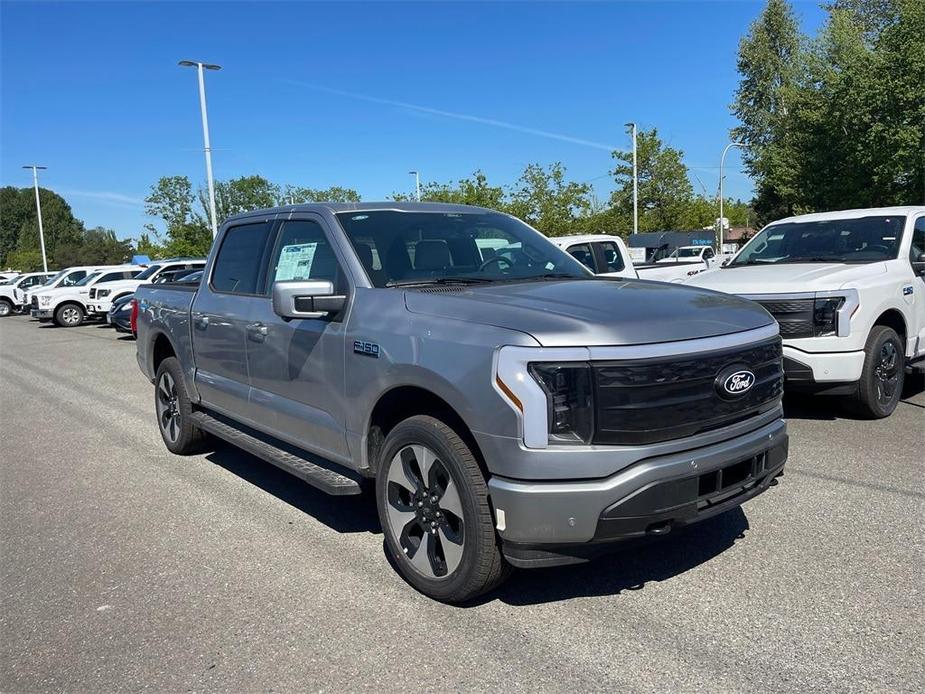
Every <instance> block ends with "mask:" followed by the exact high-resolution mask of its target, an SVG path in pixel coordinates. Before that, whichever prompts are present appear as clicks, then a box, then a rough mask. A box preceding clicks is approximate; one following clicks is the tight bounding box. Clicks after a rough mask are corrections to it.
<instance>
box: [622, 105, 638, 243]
mask: <svg viewBox="0 0 925 694" xmlns="http://www.w3.org/2000/svg"><path fill="white" fill-rule="evenodd" d="M625 126H626V127H627V128H630V129H631V130H632V133H633V233H634V234H638V233H639V176H638V172H637V169H636V124H635V123H626V124H625Z"/></svg>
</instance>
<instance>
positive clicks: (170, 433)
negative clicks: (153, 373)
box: [157, 371, 180, 443]
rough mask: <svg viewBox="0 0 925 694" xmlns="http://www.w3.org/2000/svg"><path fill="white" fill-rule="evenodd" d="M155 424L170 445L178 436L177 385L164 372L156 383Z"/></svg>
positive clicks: (178, 407) (178, 408) (178, 409)
mask: <svg viewBox="0 0 925 694" xmlns="http://www.w3.org/2000/svg"><path fill="white" fill-rule="evenodd" d="M157 423H158V425H159V426H160V428H161V432H163V434H164V436H165V437H166V438H167V439H169V440H170V442H171V443H174V442H176V440H177V438H178V437H179V436H180V405H179V399H178V397H177V384H176V382H175V381H174V380H173V376H171V375H170V373H169V372H167V371H165V372H164V373H163V374H161V378H160V380H159V381H158V383H157Z"/></svg>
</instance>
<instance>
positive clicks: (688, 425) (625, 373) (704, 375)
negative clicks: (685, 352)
mask: <svg viewBox="0 0 925 694" xmlns="http://www.w3.org/2000/svg"><path fill="white" fill-rule="evenodd" d="M781 356H782V355H781V341H780V338H774V339H773V340H770V341H767V342H763V343H761V344H758V345H753V346H750V347H746V348H742V347H737V348H733V349H727V350H721V351H716V352H710V353H708V354H698V355H694V356H683V357H669V358H658V359H645V360H631V361H630V360H627V361H612V362H593V363H592V366H593V373H594V389H595V407H596V412H595V420H596V421H595V431H594V443H598V444H647V443H657V442H659V441H668V440H671V439H679V438H683V437H685V436H693V435H694V434H697V433H700V432H704V431H710V430H712V429H718V428H720V427H724V426H728V425H730V424H734V423H735V422H738V421H742V420H744V419H748V418H749V417H752V416H754V415H755V414H757V413H759V412H765V411H767V410H769V409H771V408H772V407H774V405H775V404H776V403H777V401H778V400H779V399H780V397H781V394H782V393H783V373H784V371H783V364H782V358H781ZM733 368H735V369H738V368H742V369H748V370H749V371H751V372H752V373H754V374H755V384H754V385H753V386H752V387H751V389H749V390H748V391H747V392H746V393H745V394H743V395H740V396H738V397H729V396H726V397H725V398H724V397H720V393H719V390H718V388H717V380H718V377H719V375H720V373H721V372H722V373H727V372H729V370H730V369H733ZM727 398H728V399H727Z"/></svg>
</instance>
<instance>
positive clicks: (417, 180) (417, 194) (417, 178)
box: [408, 171, 421, 202]
mask: <svg viewBox="0 0 925 694" xmlns="http://www.w3.org/2000/svg"><path fill="white" fill-rule="evenodd" d="M408 175H410V176H414V199H415V200H417V201H418V202H421V174H419V173H418V172H417V171H409V172H408Z"/></svg>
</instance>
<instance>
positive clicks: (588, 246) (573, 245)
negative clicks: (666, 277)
mask: <svg viewBox="0 0 925 694" xmlns="http://www.w3.org/2000/svg"><path fill="white" fill-rule="evenodd" d="M549 240H550V241H552V242H553V243H554V244H556V245H557V246H558V247H559V248H561V249H562V250H564V251H565V252H566V253H568V254H569V255H571V256H572V257H573V258H575V259H576V260H577V261H578V262H580V263H581V264H582V265H584V266H585V267H587V268H588V269H589V270H591V272H593V273H594V274H595V275H604V276H610V277H632V278H633V279H635V278H638V277H639V275H638V274H637V272H636V268H634V267H633V260H632V258H630V254H629V251H628V250H627V249H626V244H625V243H624V242H623V239H621V238H620V237H619V236H610V235H608V234H582V235H577V236H554V237H551V238H550V239H549Z"/></svg>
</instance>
